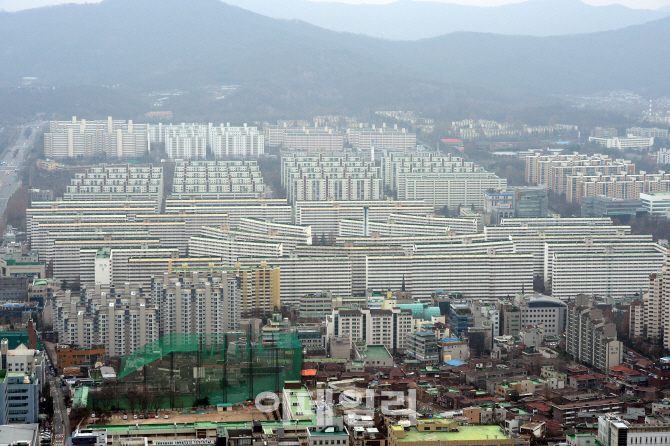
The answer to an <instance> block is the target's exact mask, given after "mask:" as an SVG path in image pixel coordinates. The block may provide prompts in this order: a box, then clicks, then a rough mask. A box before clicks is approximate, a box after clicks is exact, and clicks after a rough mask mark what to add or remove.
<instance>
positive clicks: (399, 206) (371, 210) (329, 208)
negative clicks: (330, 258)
mask: <svg viewBox="0 0 670 446" xmlns="http://www.w3.org/2000/svg"><path fill="white" fill-rule="evenodd" d="M366 209H367V211H366ZM366 212H367V216H368V221H375V222H380V223H383V222H386V221H388V219H389V217H390V216H391V215H428V214H431V213H433V212H434V208H433V206H430V205H426V204H425V203H424V202H423V200H419V201H393V200H384V201H362V202H361V201H324V202H310V201H299V202H296V203H295V223H296V224H297V225H304V226H311V227H312V234H313V235H314V236H320V235H321V234H323V235H324V236H330V235H332V236H333V237H334V236H336V235H337V234H338V233H339V225H340V221H341V220H343V219H350V220H362V219H364V218H365V214H366Z"/></svg>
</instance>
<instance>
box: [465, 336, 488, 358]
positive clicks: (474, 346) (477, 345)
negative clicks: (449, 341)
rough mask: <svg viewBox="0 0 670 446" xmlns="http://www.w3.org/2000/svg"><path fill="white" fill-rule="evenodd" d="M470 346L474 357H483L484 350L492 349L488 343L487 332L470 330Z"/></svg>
mask: <svg viewBox="0 0 670 446" xmlns="http://www.w3.org/2000/svg"><path fill="white" fill-rule="evenodd" d="M468 347H470V350H472V352H473V353H474V355H473V357H475V358H481V355H482V353H483V352H485V351H487V350H490V348H489V347H487V345H486V333H483V332H472V333H470V332H468Z"/></svg>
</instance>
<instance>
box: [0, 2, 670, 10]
mask: <svg viewBox="0 0 670 446" xmlns="http://www.w3.org/2000/svg"><path fill="white" fill-rule="evenodd" d="M99 1H100V0H0V9H4V10H5V11H19V10H22V9H29V8H38V7H40V6H49V5H59V4H63V3H98V2H99ZM311 1H315V2H338V3H350V4H386V3H393V2H394V1H395V0H311ZM414 1H425V0H414ZM431 1H437V2H441V3H455V4H459V5H472V6H499V5H505V4H508V3H521V2H523V1H525V0H431ZM242 3H244V0H241V1H238V2H237V4H238V5H240V6H242V5H241V4H242ZM584 3H588V4H589V5H595V6H603V5H613V4H619V5H624V6H627V7H629V8H635V9H656V8H661V7H663V6H670V0H585V1H584Z"/></svg>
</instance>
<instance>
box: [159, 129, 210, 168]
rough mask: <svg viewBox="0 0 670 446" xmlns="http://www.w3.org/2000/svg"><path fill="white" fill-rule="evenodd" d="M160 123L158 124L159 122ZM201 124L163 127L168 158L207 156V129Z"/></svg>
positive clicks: (198, 157)
mask: <svg viewBox="0 0 670 446" xmlns="http://www.w3.org/2000/svg"><path fill="white" fill-rule="evenodd" d="M159 125H160V124H159ZM203 127H204V126H202V125H195V126H194V125H189V126H187V125H186V124H182V125H181V126H173V125H172V124H170V126H168V127H166V128H165V129H164V132H165V136H164V137H163V143H164V144H165V154H166V155H167V157H168V158H170V159H187V160H189V159H192V158H195V159H205V158H206V157H207V130H206V128H205V129H203Z"/></svg>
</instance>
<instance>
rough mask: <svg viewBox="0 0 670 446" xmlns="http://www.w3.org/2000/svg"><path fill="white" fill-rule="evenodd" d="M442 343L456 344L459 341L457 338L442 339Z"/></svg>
mask: <svg viewBox="0 0 670 446" xmlns="http://www.w3.org/2000/svg"><path fill="white" fill-rule="evenodd" d="M442 340H443V341H445V342H458V341H460V339H459V338H442Z"/></svg>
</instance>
